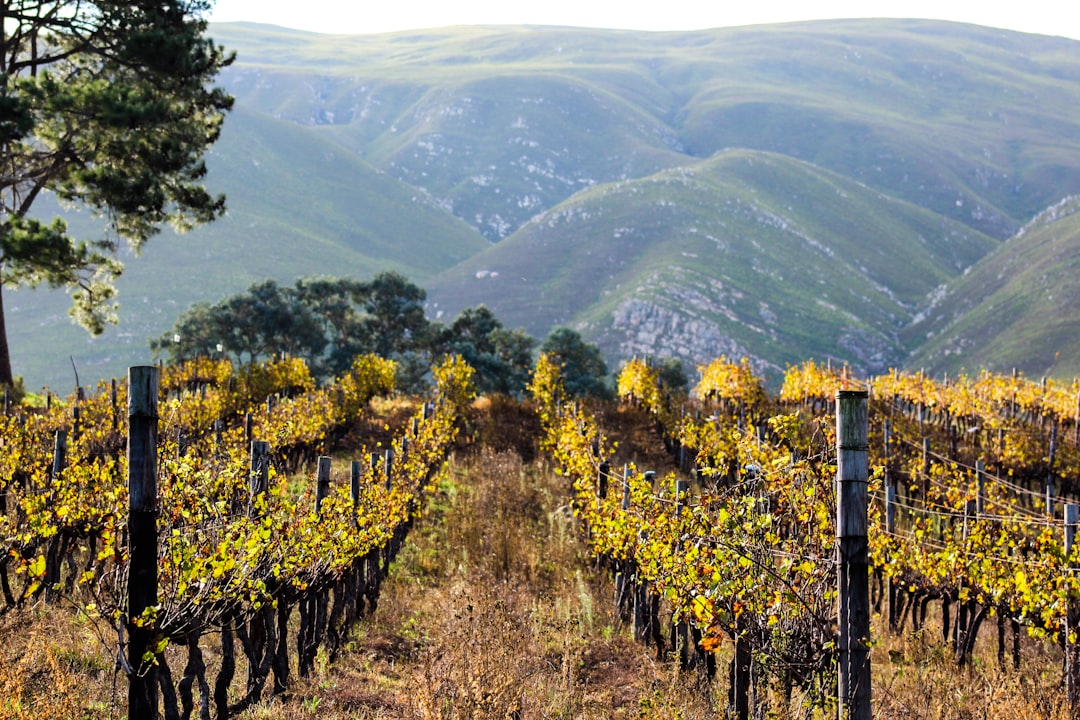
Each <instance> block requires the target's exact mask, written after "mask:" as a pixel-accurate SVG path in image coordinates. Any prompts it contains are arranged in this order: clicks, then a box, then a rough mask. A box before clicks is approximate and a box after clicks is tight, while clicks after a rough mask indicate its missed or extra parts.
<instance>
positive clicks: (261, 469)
mask: <svg viewBox="0 0 1080 720" xmlns="http://www.w3.org/2000/svg"><path fill="white" fill-rule="evenodd" d="M250 464H251V478H250V480H249V486H248V487H249V488H250V490H251V501H252V504H253V505H254V504H255V502H256V500H257V499H258V497H259V496H260V495H262V494H264V493H265V492H266V491H267V490H269V489H270V443H268V442H266V441H263V440H253V441H252V442H251V455H250Z"/></svg>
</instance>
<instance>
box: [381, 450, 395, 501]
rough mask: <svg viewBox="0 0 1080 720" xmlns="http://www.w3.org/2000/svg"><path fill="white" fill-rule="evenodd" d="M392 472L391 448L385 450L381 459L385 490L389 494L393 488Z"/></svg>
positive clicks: (392, 458)
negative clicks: (384, 476)
mask: <svg viewBox="0 0 1080 720" xmlns="http://www.w3.org/2000/svg"><path fill="white" fill-rule="evenodd" d="M393 472H394V451H393V449H392V448H386V455H385V456H384V458H383V473H384V474H385V475H386V490H387V492H389V491H390V490H391V489H393V487H394V480H393V477H394V475H393Z"/></svg>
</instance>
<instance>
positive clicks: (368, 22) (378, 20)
mask: <svg viewBox="0 0 1080 720" xmlns="http://www.w3.org/2000/svg"><path fill="white" fill-rule="evenodd" d="M865 17H878V18H885V17H889V18H898V17H904V18H932V19H939V20H955V21H958V22H968V23H974V24H976V25H987V26H990V27H998V28H1008V29H1010V30H1019V31H1021V32H1030V33H1040V34H1043V35H1063V36H1065V37H1070V38H1074V39H1080V3H1077V2H1076V0H1021V1H1020V2H1016V1H1015V0H968V1H958V0H936V1H933V0H750V1H749V2H748V1H747V0H381V1H376V2H356V0H302V2H296V0H217V2H216V6H215V8H214V10H213V12H212V13H211V15H210V20H211V22H227V21H235V20H249V21H252V22H264V23H271V24H274V25H282V26H284V27H291V28H297V29H301V30H312V31H315V32H323V33H344V34H363V33H380V32H392V31H397V30H415V29H419V28H430V27H443V26H447V25H518V24H528V25H571V26H579V27H600V28H624V29H632V30H701V29H706V28H714V27H726V26H733V25H755V24H759V23H775V22H792V21H798V20H819V19H835V18H865Z"/></svg>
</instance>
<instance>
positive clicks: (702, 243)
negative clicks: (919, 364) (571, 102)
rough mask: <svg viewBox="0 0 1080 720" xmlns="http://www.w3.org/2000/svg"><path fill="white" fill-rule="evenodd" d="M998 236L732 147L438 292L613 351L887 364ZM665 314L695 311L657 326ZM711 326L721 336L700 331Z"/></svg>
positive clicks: (461, 270) (460, 275)
mask: <svg viewBox="0 0 1080 720" xmlns="http://www.w3.org/2000/svg"><path fill="white" fill-rule="evenodd" d="M913 238H914V239H916V241H915V242H912V239H913ZM995 245H996V243H995V241H993V240H992V239H990V238H988V237H986V236H983V235H980V234H979V233H977V232H975V231H973V230H970V229H969V228H966V227H964V226H962V225H960V224H958V223H954V222H951V221H948V220H945V219H943V218H941V217H940V216H937V215H934V214H933V213H930V212H928V211H925V210H922V209H920V208H917V207H915V206H913V205H910V204H908V203H904V202H903V201H898V200H896V199H894V198H890V197H888V196H885V195H883V194H881V193H878V192H876V191H873V190H870V189H868V188H866V187H864V186H861V185H859V184H857V183H853V182H851V181H850V180H847V179H844V178H842V177H840V176H838V175H836V174H834V173H830V172H827V171H824V170H821V169H820V168H816V167H814V166H812V165H809V164H806V163H803V162H799V161H796V160H792V159H790V158H786V157H784V156H780V155H774V154H769V153H760V152H752V151H730V152H726V153H721V154H719V155H717V156H715V157H714V158H712V159H710V160H707V161H704V162H701V163H699V164H698V165H696V166H693V167H687V168H678V169H673V170H669V171H665V172H662V173H659V174H657V175H654V176H652V177H649V178H645V179H642V180H637V181H628V182H623V183H614V184H610V185H604V186H599V187H597V188H593V189H591V190H589V191H587V192H583V193H580V194H579V195H578V196H576V197H575V198H573V199H571V200H570V201H567V202H566V203H563V204H562V205H560V206H558V207H556V208H554V209H553V210H551V211H548V212H547V213H544V214H542V215H540V216H538V217H537V218H536V219H534V220H533V221H532V222H530V223H529V224H528V225H526V226H525V227H524V228H522V230H520V231H519V232H518V233H516V234H515V235H514V236H512V237H511V238H508V239H507V240H504V241H503V242H501V243H499V244H498V245H495V246H493V247H492V248H490V249H489V250H487V251H486V252H484V253H482V254H480V255H478V256H476V257H474V258H472V259H470V260H468V261H466V262H465V263H462V264H461V265H459V266H457V267H455V268H453V269H452V270H449V271H447V272H445V273H443V274H441V275H439V276H438V277H436V278H435V279H434V280H433V281H432V282H431V283H429V288H430V296H431V298H432V300H434V301H435V302H437V303H438V308H439V309H440V310H443V311H444V312H445V313H447V314H453V313H455V312H457V310H459V309H460V308H461V307H463V306H468V305H473V304H478V303H481V302H485V303H488V304H490V306H491V307H492V309H493V310H495V312H496V313H497V314H498V315H499V317H501V318H503V319H504V321H505V322H507V323H509V324H511V325H516V324H521V325H524V326H525V327H526V328H527V329H529V330H530V331H531V332H533V333H534V334H538V335H543V334H546V333H547V332H548V331H549V330H550V329H551V327H552V326H555V325H560V324H561V325H574V326H578V327H581V328H582V329H583V330H585V331H586V334H587V335H589V336H590V337H594V338H597V339H598V340H599V341H600V342H601V345H602V346H603V347H604V349H605V350H606V351H607V352H608V354H609V356H612V357H619V356H621V357H626V356H628V355H631V354H635V353H637V354H642V353H649V354H657V355H681V356H682V357H684V358H687V359H691V360H693V361H694V362H702V361H704V360H706V359H708V358H709V357H711V356H715V355H716V354H720V353H727V354H729V355H730V354H734V353H736V352H739V353H750V354H753V355H755V356H758V357H761V358H768V359H769V360H770V361H771V362H772V363H773V367H774V368H779V369H782V368H783V366H784V364H787V363H797V362H800V361H801V360H802V359H805V357H807V355H808V354H809V355H816V356H818V357H825V356H831V357H838V358H842V359H845V360H850V361H852V362H853V363H854V364H856V365H860V366H863V367H868V366H871V365H876V366H880V367H886V366H887V365H888V363H890V362H896V361H898V360H899V359H900V358H902V357H903V355H904V354H906V352H905V351H904V350H903V348H902V346H901V344H900V342H899V338H898V333H899V330H900V329H901V327H902V326H903V325H905V324H907V323H908V322H909V321H910V319H911V317H912V316H913V314H914V312H915V308H916V306H917V304H918V302H919V301H920V300H921V298H923V297H924V296H925V295H926V294H927V293H928V292H930V291H931V290H932V289H933V288H934V287H935V286H936V285H938V284H941V283H944V282H947V281H948V280H949V279H951V278H952V277H955V276H956V275H958V274H959V273H960V272H961V271H962V270H963V269H964V268H965V267H968V266H969V265H971V264H972V263H974V262H975V261H976V260H977V259H978V258H979V257H981V256H982V255H983V254H984V253H986V252H987V251H989V250H990V249H991V248H993V247H994V246H995ZM897 268H904V269H905V272H896V270H897ZM642 303H644V304H645V305H642ZM656 308H659V309H660V310H661V311H666V312H669V313H673V314H674V315H676V316H678V318H681V320H680V319H676V320H673V321H669V322H667V324H666V325H664V326H662V327H661V326H657V323H658V322H660V319H659V316H660V315H663V312H660V313H659V315H658V311H657V310H656ZM635 309H636V314H634V313H635ZM613 317H614V318H615V321H614V326H613V323H612V319H611V318H613ZM620 318H622V319H623V322H622V323H621V324H620ZM701 321H707V322H708V323H711V324H713V325H715V326H716V327H718V328H720V333H721V336H719V337H714V338H713V340H711V341H707V340H703V339H701V338H699V339H698V340H695V339H694V338H693V337H691V335H692V334H693V333H695V332H700V331H701V330H702V328H701V327H700V326H699V325H695V324H694V323H697V322H701ZM643 328H645V329H644V330H643ZM649 333H654V334H655V337H649ZM725 343H727V344H726V345H725ZM848 345H851V347H848ZM874 354H880V357H877V358H876V359H875V358H874V357H872V355H874Z"/></svg>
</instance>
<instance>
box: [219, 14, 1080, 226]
mask: <svg viewBox="0 0 1080 720" xmlns="http://www.w3.org/2000/svg"><path fill="white" fill-rule="evenodd" d="M213 30H214V34H215V37H217V38H218V39H219V40H221V41H224V42H225V43H226V44H228V45H230V46H233V47H237V48H239V49H240V52H241V55H240V62H239V63H238V65H237V67H236V68H235V69H234V70H232V71H230V74H229V76H228V84H229V87H230V89H231V90H233V91H234V92H235V93H236V94H237V96H238V98H239V99H240V101H241V102H242V103H250V104H251V105H252V106H254V107H256V108H258V109H259V110H261V111H263V112H267V113H271V114H274V115H277V116H280V117H282V118H285V119H289V120H291V121H293V122H296V123H299V124H303V125H310V126H312V127H313V128H314V129H319V130H321V131H323V132H326V133H327V134H329V135H332V136H334V137H335V138H336V139H338V141H340V142H342V143H343V144H344V145H346V146H348V147H350V148H353V149H355V150H356V151H357V152H360V153H362V154H364V156H365V157H368V158H369V159H371V160H372V162H374V163H375V164H376V165H378V166H379V167H381V168H383V169H384V170H386V171H387V172H389V173H391V174H393V175H395V176H396V177H399V178H401V179H403V180H405V181H407V182H409V183H412V184H416V185H419V186H421V187H424V188H425V189H427V190H428V191H429V192H430V193H431V194H432V196H433V197H436V198H439V199H440V200H441V201H442V202H443V203H444V205H445V206H446V207H451V208H453V210H454V212H455V214H457V215H458V216H459V217H461V218H462V219H464V220H465V221H466V222H468V223H470V224H472V225H473V226H474V227H476V228H477V229H479V230H481V231H482V232H484V234H485V235H486V236H487V237H489V238H491V239H498V238H499V237H505V236H506V235H509V234H510V233H511V232H513V230H515V229H516V228H517V227H519V226H520V225H521V224H523V223H524V222H525V221H527V220H528V218H529V217H531V216H532V215H534V214H535V213H536V212H539V211H540V210H543V209H546V208H548V207H552V206H553V205H555V204H557V203H558V202H560V201H562V200H564V199H566V198H567V197H569V196H570V195H572V194H573V193H574V192H576V191H577V190H579V189H581V187H582V186H584V185H587V184H591V183H603V182H611V181H615V180H620V179H629V178H633V177H642V176H645V175H648V174H651V173H653V172H656V171H658V170H660V169H663V168H664V167H670V166H672V165H674V164H679V163H682V162H690V161H693V160H695V159H702V158H705V157H708V156H709V155H711V154H712V153H714V152H716V151H717V150H720V149H723V148H729V147H746V148H754V149H761V150H768V151H773V152H780V153H783V154H788V155H791V156H793V157H798V158H800V159H803V160H807V161H810V162H813V163H815V164H818V165H821V166H823V167H826V168H828V169H831V170H834V171H836V172H839V173H841V174H843V175H847V176H850V177H852V178H855V179H857V180H859V181H860V182H863V183H866V184H868V185H870V186H873V187H878V188H880V189H883V190H885V191H887V192H889V193H890V194H892V195H896V196H897V197H901V198H904V199H906V200H909V201H911V202H914V203H915V204H918V205H921V206H923V207H927V208H929V209H932V210H934V211H935V212H938V213H941V214H945V215H947V216H949V217H951V218H953V219H957V220H959V221H961V222H964V223H965V224H968V225H971V226H972V227H975V228H977V229H979V230H980V231H983V232H986V233H989V234H992V235H994V236H995V237H998V238H999V239H1005V238H1006V237H1008V236H1009V235H1011V234H1012V232H1014V231H1015V230H1016V229H1017V228H1018V227H1020V226H1021V225H1022V224H1023V223H1025V222H1026V221H1027V220H1028V219H1030V218H1031V217H1032V216H1033V215H1034V214H1035V213H1037V212H1039V211H1040V210H1042V209H1043V208H1045V207H1046V206H1048V205H1050V204H1051V203H1054V202H1056V201H1057V200H1059V199H1060V198H1061V197H1062V196H1063V195H1064V194H1068V193H1071V192H1078V191H1080V169H1078V168H1080V120H1078V119H1077V117H1076V114H1075V112H1074V111H1073V109H1074V108H1075V107H1076V106H1077V102H1078V101H1080V54H1078V53H1077V43H1076V42H1075V41H1071V40H1065V39H1061V38H1047V37H1041V36H1034V35H1024V34H1020V33H1011V32H1006V31H1001V30H992V29H988V28H980V27H977V26H970V25H962V24H955V23H943V22H934V21H915V20H853V21H827V22H812V23H793V24H786V25H769V26H759V27H748V28H721V29H716V30H709V31H699V32H689V33H648V32H629V31H607V30H585V29H571V28H531V27H530V28H502V27H469V28H445V29H439V30H426V31H417V32H410V33H390V34H384V35H369V36H359V37H348V36H325V35H317V34H300V33H294V32H288V33H280V32H276V33H275V32H274V31H272V30H270V29H267V28H265V26H251V25H243V24H240V25H234V24H229V25H222V26H216V27H215V28H214V29H213ZM245 48H250V49H249V50H248V51H246V52H245Z"/></svg>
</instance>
